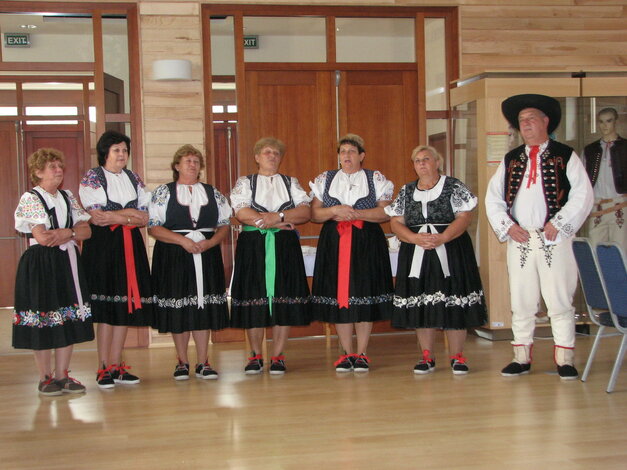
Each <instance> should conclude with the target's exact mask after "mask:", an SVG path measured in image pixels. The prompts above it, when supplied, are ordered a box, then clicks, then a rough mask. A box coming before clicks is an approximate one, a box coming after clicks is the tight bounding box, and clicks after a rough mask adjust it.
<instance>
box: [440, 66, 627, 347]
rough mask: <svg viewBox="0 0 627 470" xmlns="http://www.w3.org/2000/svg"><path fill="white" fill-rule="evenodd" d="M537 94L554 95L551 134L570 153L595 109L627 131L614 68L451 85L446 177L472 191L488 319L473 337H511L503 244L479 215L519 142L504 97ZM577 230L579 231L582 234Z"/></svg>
mask: <svg viewBox="0 0 627 470" xmlns="http://www.w3.org/2000/svg"><path fill="white" fill-rule="evenodd" d="M523 93H538V94H543V95H549V96H553V97H555V98H556V99H557V100H558V101H559V102H560V104H561V107H562V119H561V122H560V125H559V127H558V128H557V129H556V130H555V132H554V135H553V136H552V137H554V138H555V140H557V141H559V142H563V143H565V144H567V145H569V146H571V147H572V148H574V149H575V151H576V152H577V153H578V154H581V152H582V150H583V147H584V146H585V145H586V144H588V143H590V142H592V141H594V140H596V139H598V138H599V136H598V129H597V126H596V122H597V119H596V116H597V113H598V112H599V111H600V110H602V109H604V108H613V109H615V110H616V112H617V114H618V116H619V119H618V126H619V127H618V133H619V135H622V136H623V137H624V136H625V135H627V74H625V73H619V72H589V73H585V72H580V73H576V74H572V73H570V72H568V73H566V72H564V73H555V72H551V73H520V72H516V73H504V72H498V73H489V72H488V73H484V74H481V75H478V76H474V77H470V78H467V79H464V80H459V81H457V82H456V83H455V84H454V87H453V88H452V89H451V111H452V113H451V115H452V120H453V122H452V128H453V139H454V154H453V159H452V160H453V175H454V176H455V177H457V178H459V179H461V180H462V181H464V182H465V183H466V184H467V185H468V186H469V187H470V188H471V190H472V191H473V192H474V193H475V194H477V195H478V196H479V206H478V217H476V218H475V222H474V225H473V226H471V227H470V228H469V233H470V234H471V237H472V239H473V243H474V246H475V251H476V254H477V262H478V264H479V269H480V272H481V278H482V281H483V287H484V291H485V295H486V301H487V304H488V322H487V323H486V325H485V327H484V328H481V329H480V330H478V332H479V334H481V335H482V336H484V337H487V338H489V339H506V338H509V337H511V309H510V301H509V298H510V295H509V283H508V274H507V263H506V244H505V243H500V242H499V241H498V239H497V238H496V236H495V235H494V232H493V231H492V228H491V227H490V225H489V223H488V219H487V217H486V210H485V205H484V200H485V193H486V188H487V185H488V182H489V180H490V178H491V177H492V175H493V174H494V173H495V171H496V169H497V167H498V165H499V163H500V162H501V160H502V159H503V156H504V155H505V153H507V151H508V150H510V149H512V148H514V147H516V146H518V145H520V144H521V143H522V141H521V139H520V138H519V136H518V134H517V132H516V131H515V130H514V129H512V128H511V127H510V126H509V125H508V123H507V121H506V119H505V118H504V117H503V115H502V113H501V103H502V101H503V100H504V99H506V98H508V97H509V96H513V95H517V94H523ZM580 235H585V226H584V231H583V232H582V233H580Z"/></svg>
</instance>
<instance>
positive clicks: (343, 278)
mask: <svg viewBox="0 0 627 470" xmlns="http://www.w3.org/2000/svg"><path fill="white" fill-rule="evenodd" d="M353 226H355V227H357V228H358V229H361V228H363V226H364V221H363V220H351V221H345V222H338V223H337V232H338V233H339V234H340V246H339V253H338V258H339V263H338V266H337V304H338V306H339V308H348V290H349V284H350V276H351V274H350V273H351V246H352V243H353Z"/></svg>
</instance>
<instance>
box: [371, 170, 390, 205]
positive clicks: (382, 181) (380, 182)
mask: <svg viewBox="0 0 627 470" xmlns="http://www.w3.org/2000/svg"><path fill="white" fill-rule="evenodd" d="M372 179H373V181H374V189H375V195H376V197H377V202H378V201H391V200H392V198H393V197H394V183H392V182H391V181H390V180H388V179H386V177H385V176H383V173H381V172H380V171H375V172H374V174H373V175H372Z"/></svg>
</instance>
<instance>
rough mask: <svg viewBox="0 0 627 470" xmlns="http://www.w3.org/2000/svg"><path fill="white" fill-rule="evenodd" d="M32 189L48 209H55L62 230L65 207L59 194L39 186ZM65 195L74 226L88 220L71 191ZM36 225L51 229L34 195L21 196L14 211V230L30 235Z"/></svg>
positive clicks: (65, 218)
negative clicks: (42, 199)
mask: <svg viewBox="0 0 627 470" xmlns="http://www.w3.org/2000/svg"><path fill="white" fill-rule="evenodd" d="M33 189H34V190H35V191H37V192H38V193H39V194H41V195H42V196H43V198H44V201H46V204H47V205H48V207H49V208H53V207H54V208H55V213H56V216H57V222H58V223H59V227H60V228H64V227H65V224H66V222H67V205H66V203H65V199H64V198H63V196H62V195H61V193H60V192H59V191H57V193H56V194H54V195H52V194H50V193H48V192H46V191H45V190H44V189H43V188H41V187H39V186H35V187H34V188H33ZM66 193H67V195H68V198H69V200H70V208H71V210H72V219H73V221H74V225H76V224H77V223H78V222H81V221H87V220H89V219H90V218H91V216H90V215H89V214H88V213H87V212H85V210H84V209H83V208H82V207H81V206H80V205H79V203H78V201H77V200H76V198H75V197H74V195H73V194H72V191H69V190H67V191H66ZM36 225H44V226H45V228H46V230H49V229H50V228H51V224H50V219H49V218H48V214H47V213H46V210H45V208H44V206H43V205H42V204H41V201H40V200H39V198H38V197H37V196H36V195H34V194H32V193H30V192H27V193H24V194H22V197H21V198H20V202H19V203H18V205H17V209H15V230H17V231H18V232H22V233H32V230H33V227H35V226H36Z"/></svg>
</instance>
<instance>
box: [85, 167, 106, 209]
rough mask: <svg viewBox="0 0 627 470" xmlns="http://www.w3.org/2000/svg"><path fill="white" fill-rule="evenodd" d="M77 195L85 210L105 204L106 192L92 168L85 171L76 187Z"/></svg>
mask: <svg viewBox="0 0 627 470" xmlns="http://www.w3.org/2000/svg"><path fill="white" fill-rule="evenodd" d="M78 196H79V198H80V200H81V204H82V205H83V207H84V208H85V210H86V211H92V210H95V209H102V208H103V207H104V206H106V205H107V193H105V190H104V188H103V187H102V186H101V185H100V180H99V179H98V176H97V174H96V171H95V169H94V168H92V169H91V170H89V171H88V172H87V173H85V176H84V177H83V179H82V180H81V185H80V187H79V188H78Z"/></svg>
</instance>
